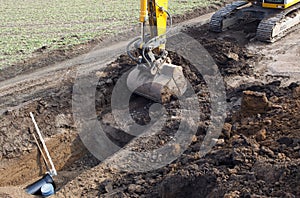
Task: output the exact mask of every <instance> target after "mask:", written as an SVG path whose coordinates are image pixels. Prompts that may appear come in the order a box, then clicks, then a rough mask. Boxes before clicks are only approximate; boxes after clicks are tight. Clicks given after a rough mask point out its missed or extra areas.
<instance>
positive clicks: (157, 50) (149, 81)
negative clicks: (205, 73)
mask: <svg viewBox="0 0 300 198" xmlns="http://www.w3.org/2000/svg"><path fill="white" fill-rule="evenodd" d="M168 19H169V20H170V21H169V24H170V26H172V18H171V16H170V13H169V12H168V0H141V1H140V19H139V20H140V23H141V35H140V36H139V37H138V38H136V39H134V40H133V41H132V42H130V43H129V44H128V46H127V53H128V55H129V57H130V58H131V59H132V60H134V61H135V62H136V63H137V66H136V67H135V68H134V69H133V70H132V71H131V72H130V73H129V75H128V77H127V87H128V88H129V90H130V91H132V92H134V93H136V94H138V95H142V96H144V97H146V98H149V99H151V100H154V101H156V102H163V101H164V97H163V96H164V95H173V94H175V95H177V96H182V95H183V94H184V93H185V91H186V89H187V81H186V79H185V77H184V74H183V71H182V67H181V66H177V65H173V64H172V63H171V60H170V58H168V51H167V50H166V49H165V48H166V34H167V21H168ZM147 29H148V30H150V31H149V33H150V34H147ZM132 46H133V47H134V49H136V51H137V52H138V55H136V56H134V55H133V53H132V50H131V47H132ZM166 92H168V94H165V93H166Z"/></svg>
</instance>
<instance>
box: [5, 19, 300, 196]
mask: <svg viewBox="0 0 300 198" xmlns="http://www.w3.org/2000/svg"><path fill="white" fill-rule="evenodd" d="M183 19H185V18H183ZM176 20H178V21H180V20H181V19H180V18H179V19H176ZM207 28H208V27H207V25H204V26H201V27H197V26H193V27H189V28H187V29H186V30H185V33H187V34H188V35H189V36H192V37H193V38H195V39H196V40H197V41H199V42H200V43H201V44H202V45H203V46H204V47H205V48H206V49H207V50H208V52H209V53H210V54H211V56H212V57H213V58H214V60H215V62H216V64H217V66H218V68H219V70H220V72H221V74H222V76H223V77H224V78H225V79H227V78H233V77H235V76H241V77H244V78H248V77H249V76H250V77H253V76H257V75H260V74H257V73H254V70H253V67H252V66H251V65H252V62H255V61H258V60H260V59H261V58H262V57H261V56H260V55H258V54H256V53H254V52H250V51H249V50H247V49H246V46H245V44H247V43H249V42H252V41H249V39H251V38H249V39H243V36H244V35H246V34H248V33H247V31H246V33H242V34H240V33H238V34H239V36H236V34H234V33H233V34H232V35H230V34H227V33H224V34H210V33H209V31H208V30H207ZM233 32H234V31H233ZM75 51H76V50H75ZM67 53H69V52H67ZM78 53H80V52H78ZM73 55H76V53H75V54H73ZM73 55H72V56H73ZM50 56H51V55H50ZM61 57H63V58H62V59H64V58H65V56H64V53H63V54H62V55H61ZM70 57H71V56H70ZM170 57H171V58H172V60H173V63H174V64H178V65H182V66H183V67H184V72H185V75H186V76H188V77H189V79H190V80H191V83H192V85H193V88H194V90H195V92H196V93H197V97H198V99H199V101H200V105H199V109H200V110H201V112H203V114H201V119H200V121H199V123H198V131H197V133H196V135H195V136H194V137H193V139H192V143H191V145H190V146H189V147H188V149H187V150H186V151H185V152H184V153H183V154H182V155H181V156H180V157H179V158H178V159H176V160H175V161H174V162H172V163H171V164H168V165H166V166H164V167H162V168H160V169H157V170H153V171H148V172H144V173H133V172H125V171H119V170H116V169H112V168H111V167H108V164H107V163H105V162H104V163H100V161H99V160H97V159H96V158H95V157H93V156H92V155H91V154H90V153H89V152H88V151H87V150H86V148H85V147H84V146H83V145H82V142H81V141H80V139H79V136H78V131H77V126H76V124H75V123H74V120H73V116H72V92H73V83H74V80H75V74H76V72H75V71H74V70H75V69H73V68H70V69H68V70H67V72H68V75H65V78H64V80H63V81H59V82H57V83H55V84H53V86H50V87H49V88H48V87H47V86H45V89H44V90H43V89H42V91H34V90H35V89H36V88H35V87H34V86H33V89H32V88H30V87H29V88H27V89H28V90H29V91H30V92H32V93H33V94H32V95H30V94H28V93H27V91H26V90H22V92H21V93H19V94H22V95H24V97H20V98H21V99H19V98H18V97H17V96H18V94H16V93H11V94H10V95H4V96H1V101H3V103H5V105H3V107H6V108H4V110H3V111H2V112H1V123H0V159H1V162H0V173H1V174H0V178H1V179H0V186H1V187H4V188H3V189H1V188H0V195H1V196H7V197H10V196H11V197H16V196H19V197H20V196H21V195H20V194H17V195H16V194H14V192H15V193H16V192H17V191H16V190H15V189H18V190H20V188H22V187H24V186H26V185H27V184H29V183H31V182H32V181H35V180H36V179H37V178H38V176H40V175H42V174H43V173H44V171H45V168H44V166H43V165H42V163H41V159H40V156H39V154H38V152H37V150H36V148H35V145H34V143H33V138H32V135H31V133H32V132H34V128H33V124H32V123H31V120H30V117H29V112H33V113H34V114H35V115H36V120H37V122H38V124H39V127H40V128H41V130H42V132H43V134H44V136H45V137H46V140H47V145H48V147H49V150H50V153H51V155H52V156H53V158H54V163H55V165H56V166H57V169H58V177H55V178H54V179H55V181H56V183H57V185H58V188H59V190H58V192H57V194H56V196H57V197H97V196H99V197H228V198H229V197H299V196H300V194H299V192H300V189H299V187H300V174H299V173H300V170H299V167H300V160H299V157H300V136H299V132H300V113H299V112H300V99H299V98H300V85H299V84H297V83H296V82H294V83H291V84H290V85H289V86H288V87H281V86H280V84H281V82H280V81H271V82H267V83H265V82H264V83H263V82H256V83H245V84H240V85H239V86H238V87H231V86H226V94H227V98H226V102H227V103H228V106H229V107H230V108H229V109H228V112H227V117H226V119H225V124H224V126H223V131H222V134H221V136H220V137H219V139H218V140H217V144H216V145H215V146H214V148H213V149H212V151H211V152H210V153H208V154H207V155H206V156H204V157H200V156H199V149H200V146H201V143H202V140H203V138H204V136H205V135H206V129H207V125H208V123H209V120H210V117H209V113H210V94H209V93H208V91H207V86H206V83H205V82H204V80H203V78H202V76H201V74H199V73H198V72H196V70H195V68H194V67H193V66H192V65H191V64H190V63H189V62H188V61H187V60H184V59H183V58H182V57H179V56H178V55H177V54H174V53H171V55H170ZM50 60H51V59H50ZM53 60H54V61H53V63H55V62H56V61H59V59H56V58H54V59H53ZM35 61H36V63H38V62H39V59H38V60H35ZM33 62H34V61H33ZM36 63H32V65H33V66H32V68H34V67H35V66H34V64H36ZM48 63H52V62H48ZM48 63H47V64H48ZM28 65H30V63H28ZM42 65H43V62H42V63H41V65H40V66H42ZM45 65H46V64H45ZM40 66H37V67H40ZM132 66H134V63H133V62H132V61H131V60H130V59H129V58H128V57H127V55H121V56H120V57H119V58H118V59H117V60H115V61H114V62H112V63H110V64H108V65H107V67H106V68H105V69H103V70H100V71H99V70H98V71H95V73H92V74H91V75H97V76H98V77H99V82H98V85H97V92H96V110H97V115H98V120H99V121H100V122H101V123H102V124H103V126H105V127H104V128H105V129H106V133H107V135H108V136H109V137H110V138H111V140H113V141H115V142H116V143H118V144H119V145H121V146H124V145H126V143H128V142H129V141H130V140H131V139H132V137H131V136H129V135H126V133H124V132H123V131H120V130H119V129H118V128H117V127H116V126H115V123H114V122H113V120H112V119H111V118H110V117H111V112H110V111H111V107H110V97H111V92H112V89H113V88H114V85H115V83H116V82H117V80H118V78H119V77H120V76H121V75H122V74H123V73H124V72H126V71H127V70H128V69H130V68H131V67H132ZM28 68H30V66H28ZM27 71H30V70H27ZM7 72H8V73H9V72H10V71H7ZM23 72H24V71H23ZM10 74H11V75H12V76H14V75H16V74H17V73H15V72H11V73H10ZM1 75H2V76H3V75H4V73H2V74H1ZM46 82H47V81H46ZM50 82H51V81H49V83H50ZM225 85H227V84H226V82H225ZM32 90H33V91H32ZM37 90H39V89H37ZM26 94H28V97H27V95H26ZM25 96H26V97H25ZM6 100H11V101H9V102H7V101H6ZM20 101H21V102H20ZM152 103H153V102H151V101H149V100H145V99H143V98H141V97H139V96H135V95H134V96H132V98H131V115H132V117H134V118H135V120H136V121H137V122H138V123H147V122H148V121H149V115H148V112H147V110H145V109H144V105H145V106H148V107H149V105H151V104H152ZM165 106H166V108H167V109H168V108H169V109H170V111H169V112H168V113H170V114H172V113H174V112H173V111H172V110H173V109H174V107H177V106H176V99H174V101H173V102H170V103H166V104H165ZM181 119H183V118H181ZM177 122H178V120H176V121H173V120H169V122H168V123H167V125H166V127H165V128H164V129H163V130H162V131H161V132H159V133H158V134H157V135H154V136H153V137H151V138H150V139H149V141H141V142H139V141H136V142H134V143H133V144H134V148H132V149H135V150H136V151H140V150H147V149H148V150H151V149H153V148H156V147H160V146H162V145H164V144H166V143H167V142H168V141H170V138H172V134H174V130H175V132H176V128H177V125H176V124H178V123H177ZM150 140H151V141H150ZM145 142H147V143H146V144H144V143H145ZM174 152H176V148H175V149H174ZM8 186H9V187H8ZM9 195H10V196H9ZM22 196H23V195H22Z"/></svg>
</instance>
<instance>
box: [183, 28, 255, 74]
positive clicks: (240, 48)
mask: <svg viewBox="0 0 300 198" xmlns="http://www.w3.org/2000/svg"><path fill="white" fill-rule="evenodd" d="M208 26H209V25H208V24H206V25H203V26H201V27H199V26H194V27H189V28H187V30H186V31H185V32H184V33H186V34H188V35H189V36H191V37H193V38H194V39H196V40H197V41H198V42H199V43H200V44H202V45H203V46H204V47H205V48H206V50H207V51H208V52H209V53H210V55H211V56H212V57H213V58H214V60H215V62H216V64H217V65H218V67H219V70H220V72H221V74H222V75H223V76H225V75H227V76H228V75H240V76H242V75H252V74H253V68H252V66H251V65H249V63H250V62H253V61H256V60H257V59H258V58H259V57H258V56H257V55H256V54H253V52H250V51H249V50H247V49H246V48H245V43H244V42H245V41H244V40H243V41H240V39H239V38H236V37H234V36H229V34H228V35H227V36H224V37H220V35H219V34H216V33H213V32H210V31H209V30H208V29H209V27H208ZM241 34H242V33H241ZM242 36H243V35H242Z"/></svg>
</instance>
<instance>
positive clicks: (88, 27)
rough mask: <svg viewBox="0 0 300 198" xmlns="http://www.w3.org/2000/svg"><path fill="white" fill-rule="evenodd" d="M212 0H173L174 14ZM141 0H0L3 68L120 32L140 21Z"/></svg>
mask: <svg viewBox="0 0 300 198" xmlns="http://www.w3.org/2000/svg"><path fill="white" fill-rule="evenodd" d="M212 2H218V1H213V0H170V2H169V11H170V12H171V14H173V15H174V14H183V13H185V12H187V11H189V10H192V9H194V8H197V7H205V6H208V5H210V4H211V3H212ZM138 15H139V1H138V0H122V1H121V0H114V1H104V0H47V1H42V0H38V1H34V0H21V1H20V0H10V1H7V0H0V21H1V23H0V69H3V68H5V67H8V66H11V65H13V64H15V63H17V62H20V61H22V60H25V59H27V58H30V57H31V56H32V54H33V53H34V52H35V51H36V50H37V49H39V48H42V47H44V48H47V50H54V49H67V48H69V47H71V46H74V45H77V44H81V43H86V42H87V41H89V40H91V39H94V38H99V37H103V36H110V35H112V34H115V33H119V32H120V31H122V30H124V29H128V27H133V25H135V24H137V23H138Z"/></svg>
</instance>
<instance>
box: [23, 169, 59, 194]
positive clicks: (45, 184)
mask: <svg viewBox="0 0 300 198" xmlns="http://www.w3.org/2000/svg"><path fill="white" fill-rule="evenodd" d="M49 184H50V185H51V186H52V188H51V187H50V186H49ZM42 188H43V192H44V194H45V195H43V192H42ZM26 192H27V193H28V194H31V195H42V196H49V195H52V194H54V192H55V183H54V181H53V179H52V177H51V175H49V174H48V173H47V174H46V175H44V176H43V177H42V178H41V179H39V180H38V181H36V182H34V183H33V184H30V185H29V186H27V187H26ZM50 193H52V194H50ZM48 194H49V195H48Z"/></svg>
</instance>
